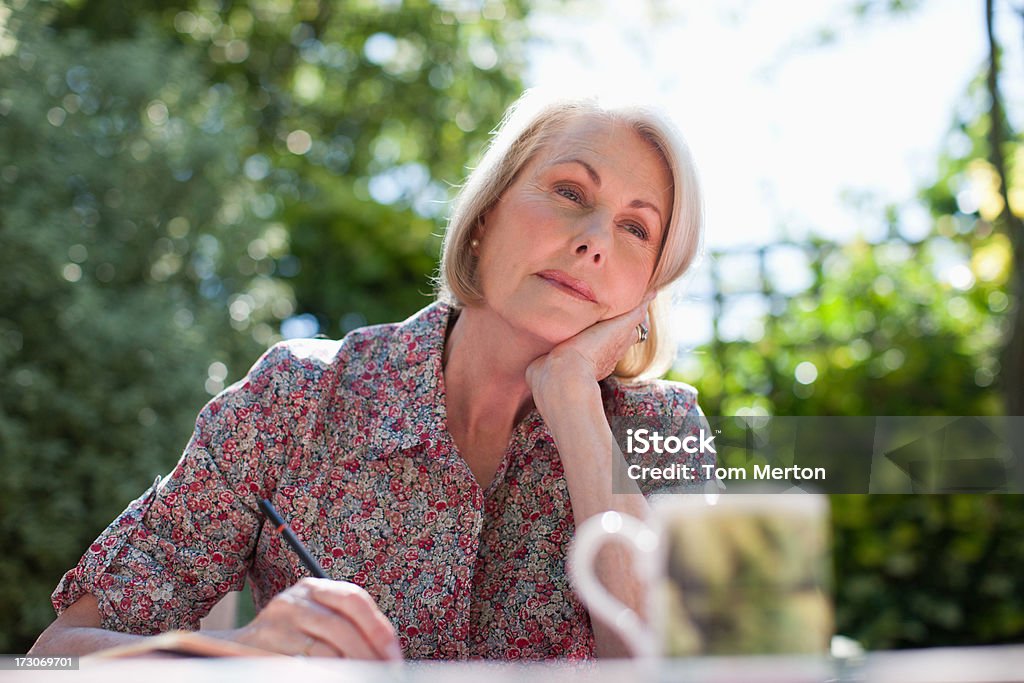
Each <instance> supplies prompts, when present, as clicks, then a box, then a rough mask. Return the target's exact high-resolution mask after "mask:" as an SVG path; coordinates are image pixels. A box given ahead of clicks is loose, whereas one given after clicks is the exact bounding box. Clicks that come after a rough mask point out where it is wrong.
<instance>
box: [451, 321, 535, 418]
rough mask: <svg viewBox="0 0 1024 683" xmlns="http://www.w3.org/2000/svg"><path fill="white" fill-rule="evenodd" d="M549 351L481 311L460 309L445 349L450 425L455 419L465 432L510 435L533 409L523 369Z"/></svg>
mask: <svg viewBox="0 0 1024 683" xmlns="http://www.w3.org/2000/svg"><path fill="white" fill-rule="evenodd" d="M454 314H455V312H454V311H453V315H454ZM549 350H550V344H548V343H546V342H544V341H542V340H540V339H537V338H535V337H532V336H528V335H524V334H523V333H522V332H521V331H519V330H516V329H515V328H513V327H511V326H510V325H508V324H507V323H506V322H505V321H504V320H502V319H501V318H500V317H498V316H497V315H495V314H494V313H493V312H492V311H490V309H488V308H486V307H467V308H463V309H462V310H461V311H459V313H458V317H457V318H456V320H455V323H454V325H452V326H451V328H450V333H449V334H448V338H447V340H446V342H445V348H444V359H445V360H444V382H445V391H446V394H447V408H448V421H449V424H452V423H453V418H454V422H455V423H457V424H458V425H460V426H461V427H462V428H463V429H466V430H468V431H469V432H477V431H479V430H481V429H483V430H486V431H494V430H495V429H496V428H499V427H500V428H502V429H507V430H508V431H509V432H511V430H512V428H514V427H515V425H516V424H518V422H519V421H520V420H522V419H523V418H524V417H525V416H526V415H527V414H528V413H529V411H530V409H531V408H532V407H533V398H532V395H531V393H530V387H529V385H528V384H527V383H526V368H527V367H528V366H529V365H530V363H532V362H533V361H534V360H535V359H537V358H538V357H540V356H542V355H544V354H545V353H547V352H548V351H549Z"/></svg>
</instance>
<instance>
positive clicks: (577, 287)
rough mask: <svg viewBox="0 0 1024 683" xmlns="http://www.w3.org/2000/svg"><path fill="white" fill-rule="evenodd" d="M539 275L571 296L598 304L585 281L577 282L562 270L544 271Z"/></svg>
mask: <svg viewBox="0 0 1024 683" xmlns="http://www.w3.org/2000/svg"><path fill="white" fill-rule="evenodd" d="M537 275H538V276H539V277H541V278H543V279H544V280H546V281H548V282H549V283H551V284H552V285H554V286H555V287H558V288H559V289H560V290H562V291H563V292H565V293H566V294H568V295H570V296H574V297H576V298H577V299H582V300H584V301H589V302H591V303H597V299H596V298H594V292H593V290H592V289H590V286H589V285H588V284H587V283H586V282H584V281H583V280H577V279H576V278H574V277H571V276H569V275H568V274H566V273H563V272H562V271H560V270H542V271H541V272H539V273H537Z"/></svg>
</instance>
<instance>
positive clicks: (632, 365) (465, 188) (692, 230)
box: [437, 90, 704, 379]
mask: <svg viewBox="0 0 1024 683" xmlns="http://www.w3.org/2000/svg"><path fill="white" fill-rule="evenodd" d="M580 116H597V117H602V118H605V119H608V120H611V121H614V122H619V123H623V124H625V125H627V126H629V127H631V128H632V129H633V130H634V131H636V132H637V134H639V135H640V136H641V137H642V138H643V139H644V140H646V141H647V142H648V143H650V144H651V146H652V147H653V148H654V149H655V150H657V151H658V152H659V153H660V154H661V156H662V157H663V158H664V160H665V164H666V165H667V166H668V168H669V171H670V172H671V174H672V186H673V193H672V208H671V210H670V211H669V217H668V222H667V226H666V230H665V235H664V237H663V241H662V247H661V252H660V254H659V256H658V262H657V265H656V266H655V268H654V273H653V275H652V276H651V281H650V286H651V287H652V288H655V289H658V290H659V292H660V293H659V295H658V296H657V297H656V298H655V299H654V301H652V302H651V304H650V306H649V308H648V313H649V315H650V334H649V336H648V338H647V342H646V343H644V344H635V345H633V346H632V347H631V348H630V350H629V351H628V352H627V353H626V356H625V357H624V358H623V359H622V360H621V361H620V362H619V364H618V365H617V366H616V368H615V372H614V374H615V375H616V376H617V377H620V378H622V379H635V378H641V377H652V376H659V375H661V374H664V372H665V371H666V370H668V368H669V367H670V366H671V364H672V361H673V359H674V356H675V345H674V343H673V342H672V340H671V337H670V335H669V334H668V326H667V320H666V317H665V314H666V313H667V311H666V310H665V309H666V308H667V303H668V302H667V301H666V300H665V299H667V298H668V297H667V290H665V289H664V288H665V287H666V285H668V284H670V283H672V282H674V281H675V280H677V279H678V278H679V277H681V276H682V275H683V274H684V273H685V272H686V270H687V268H689V267H690V265H691V264H692V263H694V261H695V260H696V258H697V256H698V254H699V253H700V250H701V241H702V235H703V222H704V218H703V214H704V212H703V201H702V198H701V191H700V182H699V179H698V177H697V171H696V168H695V167H694V164H693V159H692V157H691V155H690V151H689V148H688V147H687V145H686V142H685V141H684V140H683V137H682V135H681V134H680V133H679V132H678V131H677V130H676V128H675V126H674V125H673V124H672V123H671V122H670V121H669V120H668V118H667V117H666V116H665V115H664V114H662V113H661V112H660V111H658V110H656V109H653V108H649V107H643V106H635V105H632V106H618V107H609V106H605V105H603V104H601V103H600V102H599V101H598V99H597V98H596V97H593V96H591V97H571V98H567V97H551V96H548V95H541V94H540V93H537V92H536V91H530V90H528V91H526V92H525V93H524V94H523V96H522V97H520V98H519V99H518V100H517V101H516V102H515V103H514V104H513V105H512V106H511V107H510V108H509V110H508V111H507V112H506V113H505V116H504V118H503V119H502V121H501V124H500V125H499V126H498V127H497V129H495V131H494V134H493V136H492V138H491V142H490V144H489V145H488V147H487V149H486V151H485V152H484V155H483V157H482V158H481V160H480V163H479V165H477V166H476V168H474V169H473V170H472V171H471V172H470V174H469V177H467V178H466V182H465V183H464V184H463V185H462V187H461V189H460V190H459V192H458V194H457V195H456V197H455V200H454V201H453V203H452V212H451V217H450V218H449V221H448V229H447V230H446V232H445V236H444V243H443V246H442V251H441V267H440V270H439V273H438V277H437V290H438V299H440V300H441V301H446V302H447V303H449V304H451V305H452V306H455V307H460V306H465V305H469V304H473V303H477V302H479V301H481V300H482V299H483V295H482V293H481V292H480V289H479V286H478V283H477V278H476V257H475V256H474V255H473V251H472V247H471V245H470V241H471V240H472V238H473V231H474V228H476V226H477V225H478V224H479V222H480V220H481V218H482V217H483V216H484V215H485V214H486V213H487V212H488V211H490V209H491V208H492V207H493V206H494V205H495V203H496V202H497V201H498V199H499V198H500V197H501V196H502V195H503V194H504V193H505V190H507V189H508V187H509V186H510V185H511V184H512V183H513V181H514V180H515V178H516V176H517V175H518V174H519V172H520V171H521V170H522V169H523V167H524V166H526V165H527V164H528V163H529V162H530V161H531V160H532V159H533V157H534V156H535V155H536V154H537V152H538V150H540V149H541V148H542V147H543V146H544V145H545V144H546V143H547V142H548V141H549V140H550V139H551V138H552V137H553V135H554V134H555V133H557V132H559V131H560V130H562V129H563V128H564V127H565V125H566V124H567V123H568V122H569V121H571V120H574V119H576V118H577V117H580Z"/></svg>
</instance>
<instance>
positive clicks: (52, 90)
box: [0, 0, 524, 652]
mask: <svg viewBox="0 0 1024 683" xmlns="http://www.w3.org/2000/svg"><path fill="white" fill-rule="evenodd" d="M447 6H448V5H440V4H438V5H435V4H432V3H426V2H414V3H409V7H408V8H407V10H408V11H401V12H400V11H392V10H391V9H388V8H393V7H394V6H392V5H388V4H385V5H384V6H383V7H384V8H383V9H380V10H372V11H370V10H366V9H365V8H363V9H360V8H362V7H363V6H362V4H361V3H356V2H350V3H344V4H342V3H327V2H309V1H308V0H304V1H302V2H298V3H294V4H285V5H281V4H280V3H265V2H252V3H245V2H235V3H228V2H223V3H210V2H205V1H202V2H194V3H187V4H185V5H184V6H183V5H181V4H180V3H164V2H139V3H133V4H132V7H131V11H129V12H126V11H125V9H124V8H125V6H124V4H123V3H122V2H119V1H115V0H108V1H106V2H104V1H92V0H84V1H82V2H74V3H71V2H38V3H28V4H25V3H20V4H18V7H17V8H14V9H13V11H12V12H11V13H9V15H6V16H5V17H4V18H5V19H6V25H5V26H3V31H2V32H0V238H2V240H3V244H4V249H3V250H0V291H2V292H3V296H2V297H0V470H2V473H3V476H2V477H0V541H2V542H3V543H4V547H5V548H6V549H7V552H6V554H5V556H4V558H3V559H2V560H0V576H2V577H3V579H4V584H3V587H0V646H3V647H4V649H5V650H6V651H8V652H17V651H24V650H26V649H27V648H28V647H29V646H30V645H31V642H32V640H33V639H34V637H35V636H36V635H37V634H38V633H39V631H40V630H42V628H43V627H44V626H45V625H46V624H47V623H48V622H49V621H50V620H51V619H52V617H53V614H52V610H51V609H50V607H49V601H48V599H47V598H48V594H49V593H50V591H51V590H52V589H53V587H54V586H55V585H56V582H57V580H58V579H59V578H60V576H61V574H62V573H63V572H64V571H65V570H66V569H68V568H70V567H71V566H72V565H73V564H74V562H75V561H76V560H77V558H78V556H79V555H80V554H81V553H82V551H83V550H84V549H85V548H86V547H87V546H88V543H89V542H91V541H92V539H93V538H95V537H96V535H97V534H98V533H99V532H100V531H101V530H102V528H103V526H104V525H105V524H107V523H108V522H109V521H110V520H111V519H113V518H114V516H115V515H116V514H117V513H118V512H119V511H120V510H121V509H123V508H124V506H125V505H126V504H127V502H128V501H129V500H130V499H131V498H133V497H134V496H137V495H139V494H140V493H141V492H142V491H143V490H144V489H145V488H146V487H147V486H149V485H150V484H151V483H152V481H153V478H154V476H155V475H157V474H162V473H165V472H167V471H169V470H170V469H171V467H172V466H173V463H174V461H175V459H176V458H177V455H178V454H179V453H180V451H181V448H182V446H183V445H184V444H185V443H186V441H187V439H188V437H189V434H190V433H191V430H192V423H193V420H194V418H195V415H196V414H197V413H198V411H199V409H200V408H201V406H202V403H203V402H204V401H205V400H206V399H208V398H209V395H210V394H211V393H215V392H216V391H218V390H220V389H221V388H223V386H224V385H225V384H226V383H228V382H230V381H231V380H233V379H235V378H238V377H240V376H241V374H242V372H243V371H244V370H245V368H247V367H248V366H249V365H251V363H252V362H253V361H254V360H255V359H256V357H257V356H258V355H259V353H260V352H261V351H262V350H263V349H264V348H265V347H266V346H268V345H269V344H270V343H272V342H273V341H275V340H276V339H279V338H280V333H279V325H280V323H281V321H282V320H286V319H288V318H289V317H290V316H293V315H295V314H298V313H311V314H314V315H315V316H316V317H317V318H318V319H320V320H321V321H322V328H323V329H324V330H325V331H329V332H331V333H332V334H337V333H339V332H340V331H341V329H343V328H346V327H351V326H353V321H362V320H375V321H376V320H384V319H388V320H394V319H398V318H400V317H404V316H405V315H407V314H408V313H410V312H411V311H412V310H413V309H415V308H416V307H418V306H419V305H421V304H422V302H423V301H424V300H425V297H423V296H422V294H421V293H422V292H425V291H427V290H428V289H429V275H430V273H431V271H432V270H433V268H434V263H435V259H436V255H437V247H438V241H437V238H436V237H435V236H434V235H435V233H438V232H439V231H440V226H441V222H442V220H443V215H442V214H443V213H444V211H443V203H434V202H435V200H441V199H444V198H446V197H447V196H448V192H449V189H450V185H451V184H452V183H455V182H457V181H458V179H459V177H460V176H461V174H462V168H463V167H464V165H465V164H467V163H468V162H469V161H470V158H471V156H472V155H473V153H474V152H475V150H476V149H477V148H478V147H479V146H480V144H481V143H482V142H483V140H484V139H485V136H486V132H487V131H488V130H489V129H490V127H491V126H493V125H494V124H495V123H496V122H497V119H498V117H499V116H500V113H501V111H503V109H504V107H505V106H506V105H507V104H508V103H509V102H510V101H511V100H512V99H513V98H514V97H515V95H517V94H518V90H519V83H518V80H517V78H516V73H517V68H518V62H517V61H516V59H515V53H516V51H515V48H514V45H513V44H512V41H513V40H514V38H515V37H516V31H517V30H519V29H520V23H519V22H518V19H519V17H520V16H521V12H522V11H524V10H523V9H522V5H520V4H519V3H515V2H509V3H505V4H502V5H500V8H503V9H502V11H503V12H504V16H501V15H500V12H499V6H498V4H495V5H494V6H491V5H487V6H484V8H483V10H481V9H480V8H478V9H476V10H473V11H464V10H462V9H458V8H449V9H445V7H447ZM453 7H454V6H453ZM346 314H348V317H347V318H346V317H345V316H346ZM345 321H347V322H345Z"/></svg>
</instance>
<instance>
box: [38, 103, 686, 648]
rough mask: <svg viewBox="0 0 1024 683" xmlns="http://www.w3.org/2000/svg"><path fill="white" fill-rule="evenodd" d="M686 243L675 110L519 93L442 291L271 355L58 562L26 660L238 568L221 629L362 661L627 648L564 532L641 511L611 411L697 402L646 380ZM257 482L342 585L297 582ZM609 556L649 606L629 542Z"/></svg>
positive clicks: (178, 607)
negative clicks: (411, 307)
mask: <svg viewBox="0 0 1024 683" xmlns="http://www.w3.org/2000/svg"><path fill="white" fill-rule="evenodd" d="M700 236H701V199H700V193H699V189H698V184H697V179H696V176H695V172H694V169H693V165H692V162H691V160H690V157H689V154H688V152H687V150H686V147H685V146H684V144H683V143H682V141H681V139H680V138H679V137H678V136H677V134H675V133H674V132H673V129H672V128H671V126H669V125H668V124H666V122H665V121H664V120H663V119H661V118H659V116H657V115H655V114H653V113H651V112H649V111H647V110H645V109H638V108H625V109H607V108H604V107H602V106H601V105H600V104H598V103H597V102H596V101H593V100H571V101H553V102H552V101H548V102H544V103H541V104H539V105H538V103H537V102H535V101H534V99H533V98H531V97H529V96H527V97H524V99H523V100H521V101H520V102H519V103H518V104H517V106H515V107H513V109H512V110H511V111H510V113H509V115H508V116H506V119H505V121H504V122H503V124H502V126H501V128H500V130H499V132H498V133H497V134H496V136H495V138H494V139H493V141H492V144H491V146H490V147H489V149H488V151H487V152H486V154H485V156H484V158H483V160H482V162H481V164H480V165H479V166H478V167H477V168H476V169H475V170H474V171H473V172H472V174H471V175H470V177H469V178H468V180H467V182H466V184H465V186H464V187H463V188H462V190H461V192H460V193H459V196H458V197H457V199H456V201H455V206H454V211H453V214H452V218H451V222H450V225H449V228H448V231H447V234H446V236H445V242H444V254H443V261H442V264H441V271H440V277H439V280H440V283H439V285H440V286H439V291H440V295H439V300H438V301H437V302H436V303H434V304H432V305H430V306H428V307H427V308H426V309H424V310H422V311H420V312H419V313H417V314H416V315H414V316H412V317H411V318H409V319H408V320H406V321H405V322H403V323H399V324H392V325H380V326H376V327H369V328H365V329H360V330H356V331H354V332H352V333H351V334H349V335H348V336H346V337H345V338H344V339H343V340H341V341H340V342H336V341H326V340H293V341H288V342H283V343H281V344H278V345H276V346H275V347H273V348H272V349H271V350H270V351H268V352H267V353H266V354H265V355H264V356H263V357H262V358H261V359H260V361H259V362H258V363H257V364H256V365H255V366H254V367H253V369H252V370H251V371H250V372H249V374H248V375H247V376H246V377H245V378H244V379H243V380H242V381H240V382H238V383H237V384H235V385H233V386H232V387H230V388H228V389H227V390H225V391H224V392H223V393H221V394H220V395H219V396H217V397H216V398H214V399H213V400H212V401H211V402H210V403H209V404H208V405H207V406H206V407H205V408H204V409H203V411H202V413H201V414H200V416H199V419H198V421H197V423H196V430H195V433H194V435H193V437H192V439H191V441H190V442H189V444H188V446H187V448H186V450H185V452H184V454H183V456H182V458H181V460H180V461H179V463H178V465H177V467H176V468H175V469H174V471H173V472H172V473H171V474H170V475H169V476H168V477H167V478H165V479H164V480H163V481H161V482H159V483H158V484H156V485H154V486H153V488H152V489H150V490H149V491H148V492H146V493H145V494H143V495H142V496H141V497H139V498H138V499H137V500H136V501H134V502H133V503H132V504H131V505H129V507H128V509H127V510H125V512H124V513H122V514H121V516H120V517H118V519H117V520H115V521H114V522H113V523H112V524H111V525H110V527H108V528H107V529H106V530H105V531H104V532H103V533H102V534H101V536H100V537H99V538H98V539H97V540H96V542H95V543H94V544H93V545H92V546H90V548H89V549H88V550H87V552H86V553H85V555H84V556H83V557H82V559H81V560H80V562H79V563H78V565H77V566H76V567H74V568H73V569H71V570H70V571H68V573H67V574H66V575H65V576H64V578H63V579H62V580H61V582H60V585H59V586H58V587H57V589H56V591H55V592H54V594H53V603H54V606H55V608H56V609H57V611H58V614H59V617H58V618H57V619H56V621H55V622H54V623H53V624H52V625H51V626H50V627H49V628H48V629H47V630H46V631H45V632H44V633H43V635H42V636H40V638H39V641H38V642H37V643H36V646H35V647H34V649H33V652H34V653H43V652H60V653H83V652H89V651H93V650H96V649H100V648H104V647H108V646H111V645H115V644H122V643H127V642H130V641H131V640H134V639H138V638H142V637H145V636H146V635H152V634H156V633H160V632H163V631H166V630H168V629H172V628H186V629H195V628H197V626H198V622H199V619H200V618H201V617H203V616H204V615H205V614H206V613H207V612H208V611H209V610H210V609H211V608H212V607H213V606H214V604H215V603H216V602H217V601H218V600H219V599H220V598H221V597H222V596H223V595H224V594H225V593H226V592H228V591H231V590H234V589H238V588H240V587H241V586H242V584H243V582H244V581H245V579H246V578H248V580H249V581H250V583H251V585H252V590H253V595H254V598H255V600H256V602H257V605H258V606H259V607H260V608H261V609H260V611H259V613H258V615H257V616H256V618H255V619H254V620H253V621H252V622H251V623H250V624H248V625H246V626H244V627H241V628H239V629H235V630H232V631H225V632H219V633H215V634H212V635H215V636H217V637H221V638H225V639H230V640H233V641H236V642H239V643H244V644H249V645H254V646H257V647H261V648H265V649H268V650H275V651H278V652H283V653H288V654H304V655H322V656H346V657H357V658H380V659H385V658H398V657H401V656H402V655H403V654H404V656H406V657H410V658H468V657H499V658H520V657H522V658H546V657H570V658H587V657H592V656H594V655H595V654H617V653H622V652H623V649H622V644H621V643H620V642H618V641H617V640H616V639H615V637H614V636H613V634H612V633H611V632H610V631H608V630H606V629H605V628H604V627H603V626H602V625H600V624H598V623H593V624H592V623H591V621H590V619H589V617H588V614H587V612H586V610H585V609H584V607H583V605H582V604H581V603H580V602H579V600H578V599H577V597H576V596H575V595H574V593H573V591H572V590H571V588H570V586H569V583H568V580H567V574H566V568H565V559H566V550H567V545H568V543H569V542H570V540H571V538H572V535H573V531H574V528H575V525H577V524H580V523H581V522H582V521H583V520H586V519H587V518H589V517H592V516H594V515H597V514H601V513H603V512H605V511H608V510H618V511H623V512H627V513H629V514H632V515H635V516H639V517H642V516H643V515H644V513H645V511H646V508H647V502H646V500H645V498H644V497H643V496H642V495H638V494H636V493H633V494H630V493H615V492H613V491H614V489H613V485H612V482H613V475H615V473H616V470H620V471H621V469H622V468H623V467H624V461H623V456H622V455H621V453H620V452H619V451H618V449H617V448H616V447H615V446H614V444H613V436H612V431H611V429H610V427H609V419H610V418H611V417H614V416H626V417H629V416H648V417H659V416H665V417H675V418H679V417H681V418H686V417H688V416H690V417H692V416H699V408H698V407H697V404H696V394H695V392H694V390H693V389H692V388H690V387H688V386H685V385H682V384H678V383H671V382H661V381H642V380H640V379H639V378H641V377H643V376H650V375H653V374H657V373H658V372H659V371H661V370H663V369H664V367H665V366H666V364H667V363H666V361H667V360H668V359H670V358H671V355H672V351H673V349H672V347H671V346H670V345H669V344H668V343H667V342H666V340H665V337H664V334H663V331H664V328H663V325H662V320H661V318H660V316H659V310H660V309H659V306H658V303H659V299H658V298H657V294H658V292H660V291H662V290H663V288H664V287H665V286H666V285H667V284H669V283H670V282H672V281H673V280H675V279H676V278H678V277H679V276H680V275H682V274H683V272H684V271H685V270H686V268H687V267H688V266H689V264H690V263H691V261H692V260H693V258H694V255H695V254H696V252H697V250H698V245H699V241H700ZM648 316H649V322H647V319H648ZM692 457H693V458H695V459H699V456H692ZM261 498H269V499H271V500H272V501H273V503H274V504H275V506H276V507H277V508H278V509H279V510H280V512H281V514H282V516H284V517H285V518H286V519H288V520H289V521H290V522H291V525H292V527H293V529H294V530H295V532H296V534H297V535H298V536H299V537H300V538H301V539H302V540H303V542H304V543H305V545H306V546H307V547H308V548H309V550H310V552H311V554H312V555H313V556H314V557H315V558H317V559H318V560H319V561H320V563H321V564H322V565H323V567H324V568H325V570H326V572H327V573H328V575H329V576H330V577H331V578H330V579H313V578H309V577H308V574H309V572H308V571H307V570H306V569H305V567H304V566H303V565H302V563H301V562H300V561H299V559H298V558H297V557H296V555H295V554H294V553H293V552H292V551H291V549H290V548H289V547H288V546H287V545H284V544H282V542H281V540H280V537H279V536H278V535H277V534H275V533H274V530H273V529H272V528H271V527H270V525H268V524H265V523H264V519H263V517H262V516H261V514H260V512H259V509H258V506H257V501H258V500H259V499H261ZM598 571H599V573H600V574H601V575H602V577H603V578H604V580H605V581H606V582H607V583H608V585H609V586H612V587H613V589H614V590H615V592H616V593H617V594H618V595H619V596H620V597H621V598H622V599H624V600H625V601H627V602H628V603H630V604H633V605H634V606H639V605H640V604H641V603H642V599H641V597H640V594H641V590H642V587H641V586H640V585H639V584H638V583H637V580H636V578H635V577H634V576H633V575H632V574H631V572H630V570H629V567H628V562H627V561H626V560H625V558H624V556H622V555H618V554H616V553H614V552H610V553H606V554H605V555H603V556H601V558H600V565H599V567H598Z"/></svg>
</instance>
